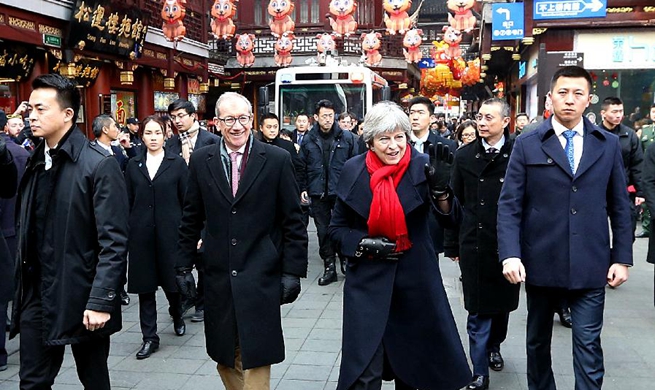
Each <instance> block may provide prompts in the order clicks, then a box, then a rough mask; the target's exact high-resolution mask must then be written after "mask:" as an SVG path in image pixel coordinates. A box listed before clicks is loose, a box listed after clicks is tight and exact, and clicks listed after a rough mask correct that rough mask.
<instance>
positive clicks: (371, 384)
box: [348, 343, 416, 390]
mask: <svg viewBox="0 0 655 390" xmlns="http://www.w3.org/2000/svg"><path fill="white" fill-rule="evenodd" d="M383 376H385V377H388V376H391V377H393V378H394V386H395V388H396V390H416V389H415V388H413V387H410V386H409V385H408V384H406V383H405V382H403V381H401V380H400V379H398V377H396V375H395V374H394V373H393V370H392V369H391V366H390V365H389V362H388V361H387V359H386V356H385V352H384V345H383V344H382V343H380V346H379V347H378V349H377V351H375V354H373V359H371V362H370V363H369V364H368V367H366V369H364V372H363V373H362V375H360V376H359V378H357V380H356V381H355V383H353V384H352V386H350V387H349V388H348V390H380V389H381V388H382V377H383Z"/></svg>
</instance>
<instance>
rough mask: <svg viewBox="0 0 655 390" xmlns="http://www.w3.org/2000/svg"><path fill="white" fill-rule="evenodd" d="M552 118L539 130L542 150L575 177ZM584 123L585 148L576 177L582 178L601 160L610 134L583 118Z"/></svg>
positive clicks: (540, 126)
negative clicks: (604, 144) (604, 145)
mask: <svg viewBox="0 0 655 390" xmlns="http://www.w3.org/2000/svg"><path fill="white" fill-rule="evenodd" d="M552 120H553V119H552V118H549V119H548V120H546V121H544V122H543V123H542V124H541V125H539V127H538V128H537V130H535V131H536V132H537V134H538V137H539V138H540V139H541V142H542V145H541V148H542V150H543V151H544V153H546V155H548V156H549V157H550V158H552V159H553V161H554V162H555V163H556V164H557V165H559V166H560V167H561V168H562V169H563V170H564V172H566V173H567V174H568V175H570V176H571V177H573V173H571V168H570V167H569V161H568V159H567V158H566V154H565V153H564V149H563V148H562V144H561V143H560V141H559V138H557V135H555V130H553V125H552ZM582 120H583V123H584V141H583V142H584V144H583V145H584V146H583V148H584V149H583V152H582V158H581V159H580V164H579V165H578V169H577V170H576V173H575V176H576V177H578V176H581V175H582V174H583V173H585V172H586V171H587V170H589V168H591V166H592V165H593V164H594V163H595V162H596V161H597V160H598V159H599V158H600V156H601V155H602V154H603V150H604V148H603V143H604V142H605V141H606V140H607V136H608V135H609V134H610V133H609V132H606V131H603V130H601V129H600V128H599V127H598V126H596V125H594V124H593V123H591V122H590V121H589V120H588V119H587V118H585V117H582Z"/></svg>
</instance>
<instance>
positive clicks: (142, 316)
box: [139, 291, 181, 344]
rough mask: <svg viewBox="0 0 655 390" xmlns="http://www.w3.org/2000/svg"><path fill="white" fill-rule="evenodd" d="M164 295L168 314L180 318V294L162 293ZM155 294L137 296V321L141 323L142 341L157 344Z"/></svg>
mask: <svg viewBox="0 0 655 390" xmlns="http://www.w3.org/2000/svg"><path fill="white" fill-rule="evenodd" d="M164 293H165V294H166V299H167V300H168V304H169V306H170V308H171V310H170V314H171V315H172V316H173V318H178V317H180V316H181V313H180V293H177V292H168V291H164ZM156 294H157V293H156V292H151V293H145V294H139V321H140V323H141V334H142V335H143V341H154V342H155V343H157V344H159V336H158V335H157V300H156V298H155V296H156Z"/></svg>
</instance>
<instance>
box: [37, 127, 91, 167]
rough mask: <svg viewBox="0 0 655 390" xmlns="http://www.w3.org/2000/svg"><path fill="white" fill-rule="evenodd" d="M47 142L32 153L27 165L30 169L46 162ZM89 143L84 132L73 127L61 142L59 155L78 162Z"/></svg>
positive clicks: (58, 148)
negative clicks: (41, 162)
mask: <svg viewBox="0 0 655 390" xmlns="http://www.w3.org/2000/svg"><path fill="white" fill-rule="evenodd" d="M45 142H46V141H45V140H42V141H41V142H40V143H39V144H38V145H37V147H36V149H34V153H32V155H31V156H30V158H29V161H28V163H27V165H28V167H29V168H33V167H34V165H36V164H37V163H38V162H40V161H43V160H44V153H45ZM87 142H89V141H88V139H87V138H86V137H85V136H84V134H83V133H82V130H80V129H79V128H78V127H77V126H73V127H72V128H71V129H70V130H68V131H67V132H66V134H65V135H64V136H63V137H62V138H61V140H60V141H59V144H58V146H57V153H62V154H65V155H66V156H68V158H69V159H70V160H71V161H73V162H77V160H78V159H79V158H80V154H81V153H82V149H83V148H84V145H86V143H87ZM98 148H100V146H98Z"/></svg>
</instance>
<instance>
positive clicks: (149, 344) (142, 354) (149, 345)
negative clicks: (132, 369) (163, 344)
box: [136, 341, 159, 360]
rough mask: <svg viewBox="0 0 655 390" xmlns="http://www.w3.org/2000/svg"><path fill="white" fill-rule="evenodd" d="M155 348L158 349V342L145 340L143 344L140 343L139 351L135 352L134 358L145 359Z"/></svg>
mask: <svg viewBox="0 0 655 390" xmlns="http://www.w3.org/2000/svg"><path fill="white" fill-rule="evenodd" d="M157 349H159V344H157V343H155V342H154V341H145V342H144V343H143V344H141V349H140V350H139V352H137V353H136V358H137V359H139V360H141V359H147V358H149V357H150V355H152V354H153V353H154V352H155V351H156V350H157Z"/></svg>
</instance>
